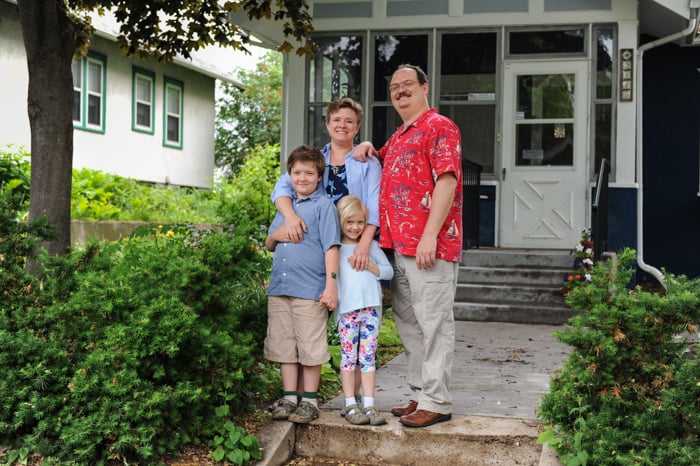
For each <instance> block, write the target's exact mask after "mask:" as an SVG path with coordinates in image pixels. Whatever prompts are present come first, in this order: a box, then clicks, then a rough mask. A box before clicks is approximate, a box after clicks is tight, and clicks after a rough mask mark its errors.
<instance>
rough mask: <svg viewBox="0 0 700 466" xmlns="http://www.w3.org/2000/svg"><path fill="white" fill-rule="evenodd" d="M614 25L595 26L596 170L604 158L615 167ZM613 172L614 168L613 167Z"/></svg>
mask: <svg viewBox="0 0 700 466" xmlns="http://www.w3.org/2000/svg"><path fill="white" fill-rule="evenodd" d="M614 32H615V31H614V29H613V28H612V27H610V26H607V27H603V26H601V27H596V28H595V31H594V34H595V41H596V42H595V44H594V46H595V47H596V49H595V53H594V54H593V58H594V59H595V75H594V80H595V82H594V89H595V94H594V96H593V109H594V115H595V120H594V123H593V124H594V130H593V134H594V137H593V148H594V151H595V153H594V160H595V165H594V167H593V170H594V174H597V173H598V170H599V169H600V162H601V160H602V159H608V163H610V165H611V167H612V162H613V160H612V158H613V128H614V126H613V121H614V119H613V112H614V110H615V105H614V104H615V95H614V93H615V86H614V85H613V84H614V83H615V79H614V76H615V71H616V70H615V63H616V61H617V58H616V55H615V49H616V46H615V36H614ZM611 173H614V171H611Z"/></svg>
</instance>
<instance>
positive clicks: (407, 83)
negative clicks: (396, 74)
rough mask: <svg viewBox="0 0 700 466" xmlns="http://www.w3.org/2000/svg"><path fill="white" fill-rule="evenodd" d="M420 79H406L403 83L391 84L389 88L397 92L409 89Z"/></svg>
mask: <svg viewBox="0 0 700 466" xmlns="http://www.w3.org/2000/svg"><path fill="white" fill-rule="evenodd" d="M417 82H418V81H413V80H410V79H409V80H406V81H404V82H402V83H394V84H392V85H391V86H389V90H390V91H391V92H396V91H398V90H403V89H409V88H411V87H413V85H414V84H416V83H417Z"/></svg>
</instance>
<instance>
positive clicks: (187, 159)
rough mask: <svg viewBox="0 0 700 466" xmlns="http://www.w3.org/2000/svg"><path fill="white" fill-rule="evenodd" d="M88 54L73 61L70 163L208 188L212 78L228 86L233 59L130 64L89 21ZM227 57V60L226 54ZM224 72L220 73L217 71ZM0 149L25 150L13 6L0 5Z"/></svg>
mask: <svg viewBox="0 0 700 466" xmlns="http://www.w3.org/2000/svg"><path fill="white" fill-rule="evenodd" d="M93 25H94V26H95V27H96V29H97V33H96V37H95V38H94V40H93V42H92V45H91V47H90V49H89V54H88V56H87V57H85V58H82V59H79V60H74V62H73V83H74V106H73V126H74V128H75V131H74V150H73V166H74V167H75V168H91V169H95V170H101V171H104V172H108V173H114V174H117V175H120V176H124V177H129V178H134V179H137V180H142V181H147V182H154V183H169V184H173V185H180V186H193V187H201V188H208V187H210V186H211V182H212V177H213V173H214V117H215V88H216V81H217V80H223V81H227V82H232V83H235V81H234V80H233V76H232V75H231V74H230V72H231V71H233V69H234V67H235V66H236V65H237V63H235V62H234V61H231V62H228V63H222V62H220V61H219V62H218V63H217V65H218V66H215V65H214V64H212V63H207V62H206V61H205V59H204V55H203V54H201V55H196V54H193V59H192V60H185V59H176V60H175V61H174V62H173V63H169V64H164V63H159V62H158V61H157V60H154V59H149V60H135V59H132V58H127V57H125V56H123V55H122V54H121V52H120V51H119V48H118V47H117V44H116V40H115V38H116V36H117V28H116V26H114V25H113V24H109V21H108V20H105V19H103V18H99V17H97V18H95V20H94V22H93ZM232 56H233V55H232ZM222 68H226V70H227V71H226V72H224V71H222ZM0 70H2V82H3V85H2V86H0V108H2V124H1V125H0V146H4V145H6V144H16V145H24V146H25V147H27V148H28V149H29V148H30V141H31V139H30V129H29V118H28V116H27V83H28V74H27V61H26V56H25V51H24V43H23V41H22V34H21V30H20V24H19V17H18V14H17V7H16V5H15V2H9V1H5V0H0Z"/></svg>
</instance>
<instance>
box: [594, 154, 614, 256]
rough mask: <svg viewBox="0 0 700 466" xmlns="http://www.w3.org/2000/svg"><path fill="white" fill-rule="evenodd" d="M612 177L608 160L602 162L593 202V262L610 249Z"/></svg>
mask: <svg viewBox="0 0 700 466" xmlns="http://www.w3.org/2000/svg"><path fill="white" fill-rule="evenodd" d="M609 176H610V164H609V163H608V160H607V159H603V160H601V161H600V169H599V170H598V181H597V183H596V187H595V199H594V200H593V218H594V222H593V227H592V230H591V237H592V239H593V260H594V261H596V262H597V261H599V260H600V257H601V256H602V254H603V251H605V250H606V249H607V248H608V177H609Z"/></svg>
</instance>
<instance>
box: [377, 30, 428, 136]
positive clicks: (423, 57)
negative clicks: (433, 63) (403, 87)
mask: <svg viewBox="0 0 700 466" xmlns="http://www.w3.org/2000/svg"><path fill="white" fill-rule="evenodd" d="M372 44H373V47H372V51H373V53H374V61H373V62H372V63H373V70H374V71H373V78H372V79H373V80H372V85H373V87H374V90H373V93H372V95H373V97H374V99H373V101H372V134H371V140H372V143H373V144H374V146H375V147H381V146H383V145H384V142H386V141H387V140H388V139H389V138H390V137H391V135H392V134H393V133H394V131H395V130H396V128H398V127H399V126H400V125H401V118H400V117H399V115H398V113H396V111H395V110H394V108H393V107H392V105H391V95H390V93H389V83H390V82H391V76H392V75H393V74H394V71H396V68H397V67H398V66H399V65H401V64H404V63H409V64H411V65H417V66H420V67H421V68H422V69H423V71H425V72H426V74H427V75H428V79H430V76H431V71H432V70H430V69H429V68H428V63H429V61H428V58H429V57H428V50H430V47H429V45H430V38H429V36H428V34H424V33H423V34H421V33H417V34H386V33H384V34H382V33H379V34H375V35H373V37H372Z"/></svg>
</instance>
